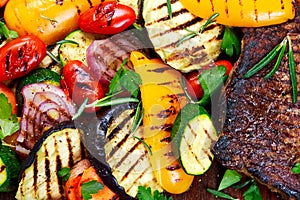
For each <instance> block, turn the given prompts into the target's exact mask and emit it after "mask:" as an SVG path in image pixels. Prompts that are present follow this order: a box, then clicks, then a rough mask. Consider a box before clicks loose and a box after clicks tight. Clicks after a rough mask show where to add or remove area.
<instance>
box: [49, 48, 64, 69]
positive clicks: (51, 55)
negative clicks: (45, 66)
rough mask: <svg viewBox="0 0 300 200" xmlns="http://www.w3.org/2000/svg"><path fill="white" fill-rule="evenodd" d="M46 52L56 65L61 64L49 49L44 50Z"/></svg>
mask: <svg viewBox="0 0 300 200" xmlns="http://www.w3.org/2000/svg"><path fill="white" fill-rule="evenodd" d="M46 54H47V55H48V56H49V57H50V58H51V59H52V60H54V61H55V62H56V63H57V64H58V65H60V66H62V64H61V62H60V60H59V59H58V58H57V57H56V56H55V55H53V53H51V52H50V51H48V50H47V51H46Z"/></svg>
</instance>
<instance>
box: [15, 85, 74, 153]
mask: <svg viewBox="0 0 300 200" xmlns="http://www.w3.org/2000/svg"><path fill="white" fill-rule="evenodd" d="M21 92H22V95H23V97H24V107H23V115H22V118H21V124H20V126H21V130H20V133H19V136H18V138H17V141H18V142H19V143H20V144H21V145H22V146H23V147H25V148H28V149H32V148H33V145H34V144H35V143H36V142H37V140H39V139H40V138H41V137H42V135H43V132H44V131H45V130H47V129H49V128H50V127H52V126H54V125H55V124H57V123H60V122H63V121H67V120H71V118H72V116H73V115H74V114H75V112H76V107H75V105H74V104H73V103H72V101H71V100H70V99H69V98H68V97H67V96H66V95H65V93H64V92H63V90H62V89H61V88H59V87H57V86H55V85H51V84H45V83H34V84H30V85H27V86H25V87H24V88H23V89H22V91H21Z"/></svg>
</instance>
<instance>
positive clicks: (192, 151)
mask: <svg viewBox="0 0 300 200" xmlns="http://www.w3.org/2000/svg"><path fill="white" fill-rule="evenodd" d="M217 139H218V136H217V132H216V130H215V127H214V125H213V123H212V121H211V119H210V116H209V115H208V114H201V115H198V116H196V117H194V118H193V119H192V120H190V121H189V122H188V124H187V126H186V127H185V129H184V131H183V134H182V137H181V140H180V144H179V153H180V161H181V164H182V166H183V168H184V170H185V171H186V173H188V174H191V175H200V174H203V173H204V172H206V171H207V170H208V169H209V167H210V166H211V164H212V161H213V159H214V155H213V154H212V152H211V147H212V145H213V143H214V142H216V141H217Z"/></svg>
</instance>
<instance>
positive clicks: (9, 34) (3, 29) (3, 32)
mask: <svg viewBox="0 0 300 200" xmlns="http://www.w3.org/2000/svg"><path fill="white" fill-rule="evenodd" d="M2 36H4V37H5V38H6V39H14V38H17V37H19V35H18V33H17V32H16V31H12V30H9V29H8V28H7V26H6V25H5V23H3V22H0V38H2Z"/></svg>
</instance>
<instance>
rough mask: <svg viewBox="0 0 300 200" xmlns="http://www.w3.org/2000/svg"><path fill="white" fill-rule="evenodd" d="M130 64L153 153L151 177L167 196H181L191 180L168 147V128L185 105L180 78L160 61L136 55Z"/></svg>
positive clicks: (146, 136) (169, 129)
mask: <svg viewBox="0 0 300 200" xmlns="http://www.w3.org/2000/svg"><path fill="white" fill-rule="evenodd" d="M130 61H131V62H132V64H133V66H134V70H135V71H136V72H137V73H138V74H139V75H140V76H141V79H142V86H141V87H140V90H141V98H142V105H143V108H144V118H143V130H144V133H143V136H144V141H145V142H146V143H147V144H148V145H149V146H150V147H151V150H152V155H151V156H150V162H151V164H152V167H153V170H154V175H155V177H156V179H157V181H158V183H159V184H160V185H161V186H162V187H163V189H164V190H166V191H167V192H169V193H172V194H180V193H183V192H185V191H187V190H188V189H189V187H190V186H191V184H192V182H193V179H194V176H191V175H188V174H186V173H185V172H184V170H183V168H182V166H181V164H180V162H179V161H178V160H177V158H176V157H175V155H174V154H173V152H172V147H171V128H172V126H173V124H174V121H175V119H176V116H177V115H178V112H179V111H180V109H181V108H182V107H183V106H184V105H186V103H187V101H186V97H185V95H184V92H183V89H182V87H181V85H180V78H181V74H180V73H179V72H178V71H176V70H175V69H173V68H171V67H170V66H168V65H166V64H164V63H163V62H162V61H161V60H159V59H151V60H150V59H148V58H146V57H145V56H144V55H143V54H142V53H140V52H137V51H134V52H132V53H131V56H130Z"/></svg>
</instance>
